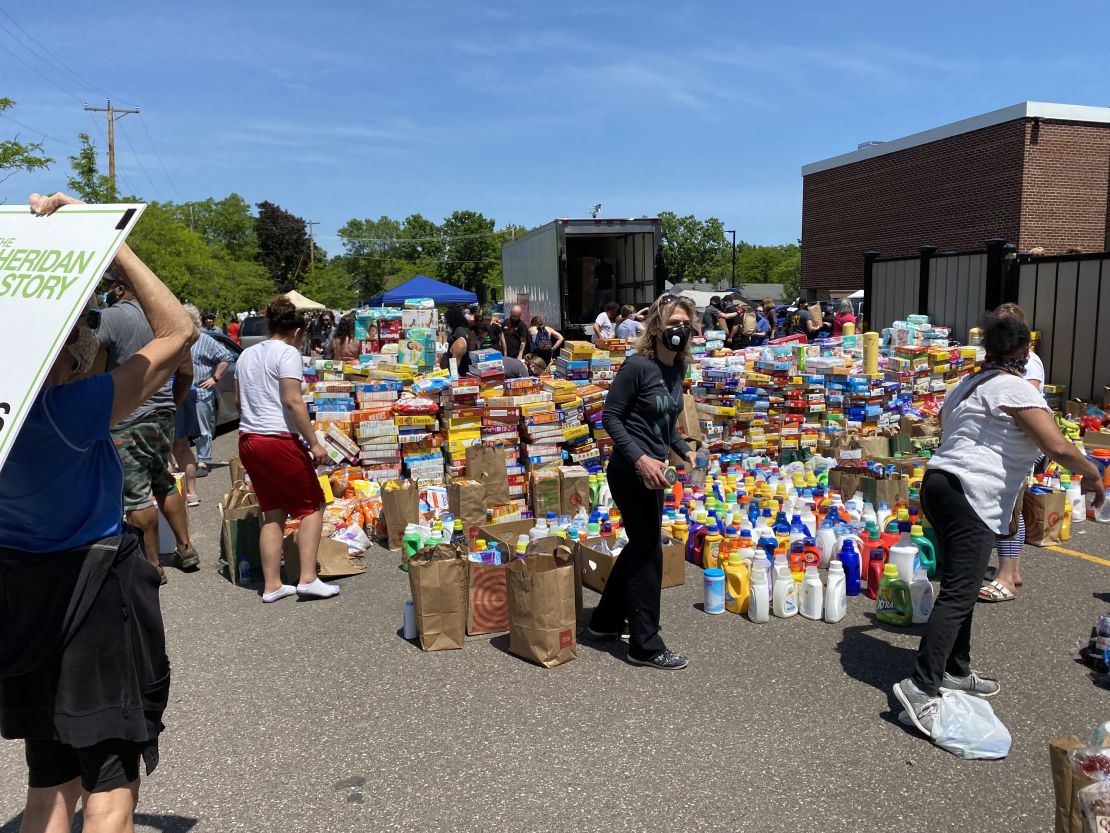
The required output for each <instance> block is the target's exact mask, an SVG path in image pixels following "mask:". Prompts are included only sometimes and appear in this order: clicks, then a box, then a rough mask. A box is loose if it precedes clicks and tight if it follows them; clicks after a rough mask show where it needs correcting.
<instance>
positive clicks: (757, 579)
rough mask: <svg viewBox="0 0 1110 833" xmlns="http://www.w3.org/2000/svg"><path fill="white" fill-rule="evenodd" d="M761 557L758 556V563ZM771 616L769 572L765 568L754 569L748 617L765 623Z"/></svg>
mask: <svg viewBox="0 0 1110 833" xmlns="http://www.w3.org/2000/svg"><path fill="white" fill-rule="evenodd" d="M760 560H761V558H756V565H758V564H759V562H760ZM770 618H771V602H770V589H769V588H768V586H767V573H766V571H765V570H763V569H753V571H752V586H751V594H750V596H749V599H748V619H750V620H751V621H752V622H758V623H761V624H762V623H764V622H766V621H767V620H768V619H770Z"/></svg>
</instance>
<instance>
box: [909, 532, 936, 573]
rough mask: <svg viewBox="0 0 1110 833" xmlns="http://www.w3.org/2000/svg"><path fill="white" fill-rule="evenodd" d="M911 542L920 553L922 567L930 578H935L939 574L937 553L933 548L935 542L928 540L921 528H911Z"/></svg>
mask: <svg viewBox="0 0 1110 833" xmlns="http://www.w3.org/2000/svg"><path fill="white" fill-rule="evenodd" d="M910 540H911V541H913V543H914V545H915V546H916V547H917V549H918V552H919V553H920V554H919V555H918V559H919V560H920V566H921V567H922V568H923V569H924V570H925V574H926V575H927V576H929V578H933V577H934V576H935V575H936V574H937V551H936V550H935V549H934V548H933V542H932V541H930V540H929V539H928V537H927V536H926V535H925V530H924V529H923V528H922V527H921V526H911V527H910Z"/></svg>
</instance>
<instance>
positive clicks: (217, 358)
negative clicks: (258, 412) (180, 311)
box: [186, 304, 235, 477]
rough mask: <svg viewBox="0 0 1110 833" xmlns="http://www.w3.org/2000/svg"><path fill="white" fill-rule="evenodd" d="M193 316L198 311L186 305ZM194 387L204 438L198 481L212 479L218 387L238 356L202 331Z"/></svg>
mask: <svg viewBox="0 0 1110 833" xmlns="http://www.w3.org/2000/svg"><path fill="white" fill-rule="evenodd" d="M186 310H187V311H188V312H189V314H190V315H194V314H195V312H196V307H194V306H192V304H188V305H186ZM192 360H193V387H194V388H196V391H197V421H198V422H199V423H200V436H199V437H197V477H207V476H208V466H209V465H210V464H211V462H212V437H213V435H214V434H215V431H216V385H217V384H218V383H219V381H220V379H221V378H223V375H224V373H226V372H227V368H228V365H230V364H231V363H232V362H234V361H235V356H234V355H232V353H231V351H230V350H228V349H227V348H226V347H224V346H223V345H222V344H220V342H218V341H216V339H214V338H212V336H211V335H209V334H208V333H207V332H205V331H204V329H203V328H201V331H200V338H198V339H197V340H196V341H195V342H193V350H192Z"/></svg>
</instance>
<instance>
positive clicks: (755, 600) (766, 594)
mask: <svg viewBox="0 0 1110 833" xmlns="http://www.w3.org/2000/svg"><path fill="white" fill-rule="evenodd" d="M760 558H762V556H760V557H758V558H756V560H755V563H756V565H758V564H759V561H760ZM791 583H793V582H791ZM770 613H771V611H770V589H769V588H768V586H767V573H766V571H765V570H763V569H759V568H753V570H752V587H751V595H750V598H749V602H748V619H750V620H751V621H752V622H759V623H763V622H766V621H767V620H768V619H770Z"/></svg>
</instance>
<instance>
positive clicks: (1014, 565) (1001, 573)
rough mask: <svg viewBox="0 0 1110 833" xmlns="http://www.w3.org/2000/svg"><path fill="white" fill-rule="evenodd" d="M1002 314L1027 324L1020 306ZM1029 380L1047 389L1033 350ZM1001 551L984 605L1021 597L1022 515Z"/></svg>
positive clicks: (982, 594) (984, 590) (1002, 539)
mask: <svg viewBox="0 0 1110 833" xmlns="http://www.w3.org/2000/svg"><path fill="white" fill-rule="evenodd" d="M995 312H996V313H997V314H998V315H1005V316H1010V317H1012V318H1016V319H1018V320H1019V321H1021V322H1025V310H1023V309H1022V308H1021V307H1019V306H1018V305H1017V304H1002V305H1001V306H1000V307H998V308H997V309H995ZM1024 378H1025V381H1027V382H1028V383H1029V384H1031V385H1032V386H1033V388H1034V389H1035V390H1036V391H1037V393H1041V389H1042V388H1043V387H1044V363H1043V362H1042V361H1041V359H1040V356H1038V355H1037V354H1036V353H1034V352H1033V350H1032V349H1030V351H1029V361H1028V363H1027V364H1026V365H1025V374H1024ZM995 546H996V547H997V548H998V571H997V572H996V573H995V575H994V578H993V579H992V580H990V581H988V582H986V583H985V584H984V585H983V586H982V587H980V588H979V601H981V602H1009V601H1013V600H1014V599H1016V598H1017V596H1015V595H1014V591H1015V590H1016V589H1017V588H1019V587H1021V551H1022V549H1023V548H1024V547H1025V518H1024V517H1022V516H1021V515H1020V514H1019V515H1018V529H1017V533H1015V534H1014V535H1007V536H999V538H998V539H997V540H996V541H995Z"/></svg>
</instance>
